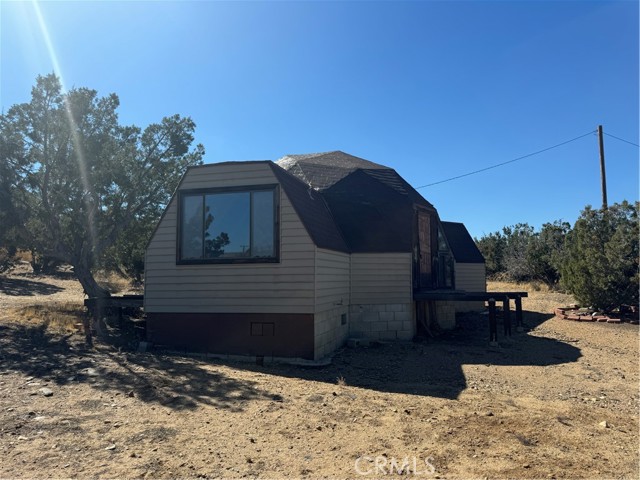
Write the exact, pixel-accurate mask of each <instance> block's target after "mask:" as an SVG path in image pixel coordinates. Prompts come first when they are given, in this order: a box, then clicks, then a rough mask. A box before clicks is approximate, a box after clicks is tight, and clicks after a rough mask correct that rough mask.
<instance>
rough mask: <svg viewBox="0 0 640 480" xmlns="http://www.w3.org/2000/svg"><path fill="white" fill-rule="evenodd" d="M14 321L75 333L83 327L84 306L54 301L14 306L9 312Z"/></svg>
mask: <svg viewBox="0 0 640 480" xmlns="http://www.w3.org/2000/svg"><path fill="white" fill-rule="evenodd" d="M8 313H9V315H8V317H10V318H11V319H12V320H13V321H14V322H17V323H20V324H23V325H38V326H40V325H42V326H44V327H45V329H46V330H47V331H48V332H50V333H57V334H66V333H74V332H76V331H78V330H80V329H81V328H82V326H81V324H82V320H83V319H84V318H85V315H86V310H85V308H84V306H83V305H82V304H80V303H76V302H52V303H48V304H44V305H28V306H25V307H18V308H12V309H10V311H9V312H8Z"/></svg>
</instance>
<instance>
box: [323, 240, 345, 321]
mask: <svg viewBox="0 0 640 480" xmlns="http://www.w3.org/2000/svg"><path fill="white" fill-rule="evenodd" d="M349 273H350V259H349V254H348V253H342V252H335V251H332V250H324V249H321V248H318V249H316V269H315V281H316V299H315V304H316V310H315V311H316V313H319V312H323V311H325V310H331V309H332V308H335V307H336V306H339V305H344V306H349Z"/></svg>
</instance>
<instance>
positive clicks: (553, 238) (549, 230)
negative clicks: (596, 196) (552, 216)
mask: <svg viewBox="0 0 640 480" xmlns="http://www.w3.org/2000/svg"><path fill="white" fill-rule="evenodd" d="M570 231H571V225H570V224H569V223H567V222H561V221H559V220H557V221H555V222H553V223H545V224H544V225H542V229H541V230H540V232H539V233H537V234H536V235H535V236H533V237H532V238H531V240H530V242H529V246H528V249H527V265H528V273H529V275H530V276H531V278H532V279H534V280H540V281H542V282H544V283H546V284H547V285H548V286H550V287H554V286H556V285H557V284H558V282H559V281H560V265H561V263H562V260H563V258H564V244H565V239H566V236H567V234H568V233H569V232H570Z"/></svg>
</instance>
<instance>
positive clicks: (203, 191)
mask: <svg viewBox="0 0 640 480" xmlns="http://www.w3.org/2000/svg"><path fill="white" fill-rule="evenodd" d="M266 191H271V192H273V248H274V256H273V257H246V258H242V257H238V258H190V259H182V258H181V252H182V208H183V201H184V198H185V197H189V196H195V195H201V196H202V197H203V202H204V197H205V196H206V195H215V194H221V193H245V192H246V193H249V194H251V193H252V192H266ZM252 225H253V208H252V202H251V200H250V201H249V236H250V237H251V236H252V235H253V232H252V230H251V229H252ZM176 230H177V232H176V265H216V264H218V265H220V264H250V263H280V187H279V185H278V184H265V185H245V186H238V187H217V188H194V189H185V190H179V191H178V212H177V220H176ZM203 245H204V229H203Z"/></svg>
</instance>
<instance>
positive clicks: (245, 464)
mask: <svg viewBox="0 0 640 480" xmlns="http://www.w3.org/2000/svg"><path fill="white" fill-rule="evenodd" d="M492 287H493V288H494V289H497V290H504V289H505V287H506V286H505V285H504V284H501V285H492ZM508 287H510V288H511V289H517V290H521V289H522V286H514V285H511V286H508ZM82 298H83V296H82V291H81V289H80V287H79V285H78V284H77V282H75V281H74V280H73V279H71V278H70V277H65V276H62V277H56V278H51V277H33V276H29V275H28V274H25V273H22V274H15V275H4V276H0V477H1V478H16V477H20V478H25V477H30V478H45V477H46V478H51V477H67V478H68V477H80V478H96V477H136V478H138V477H146V478H175V477H181V478H187V477H189V478H193V477H202V478H206V477H226V478H239V477H265V478H282V477H308V478H319V477H329V478H358V477H363V478H374V477H375V478H380V477H385V476H389V475H398V470H402V475H403V476H415V477H426V478H638V475H639V471H638V444H639V442H638V428H639V424H638V418H639V412H638V407H639V399H640V396H639V391H638V386H639V382H638V380H639V379H638V370H639V364H638V356H639V355H638V326H637V325H630V324H621V325H612V324H603V323H579V322H570V321H566V320H559V319H556V318H553V317H552V314H550V313H549V312H551V311H552V309H553V308H554V307H555V306H558V305H563V304H567V303H570V302H571V299H570V298H569V297H567V296H565V295H561V294H557V293H550V292H545V291H540V292H536V291H531V292H530V298H528V299H526V300H525V302H524V309H525V311H526V312H525V323H526V326H527V327H526V329H525V331H524V332H521V333H515V334H514V336H513V337H512V338H511V339H506V338H505V337H504V336H503V335H502V332H501V328H500V330H499V343H500V346H499V347H489V345H488V342H487V337H488V328H487V318H486V316H483V315H467V316H464V317H461V318H459V322H458V328H456V330H454V331H452V332H450V333H447V334H445V335H442V336H440V337H438V338H436V339H430V340H425V341H420V342H412V343H398V344H381V345H376V346H371V347H367V348H364V347H360V348H355V349H348V348H345V349H344V350H342V351H340V352H339V353H338V354H337V355H336V356H335V358H334V360H333V363H332V364H331V365H330V366H327V367H323V368H302V367H294V366H288V365H266V366H256V365H252V364H249V363H235V362H222V361H216V360H212V359H202V358H200V359H199V358H192V357H180V356H175V355H168V354H162V353H158V352H152V353H136V352H135V351H130V350H127V349H126V348H122V347H115V346H114V345H113V344H104V343H99V344H97V346H96V347H95V348H93V349H87V348H86V347H85V346H84V344H83V336H82V335H81V334H79V333H77V332H74V331H73V330H68V327H67V325H73V322H74V320H73V318H74V315H77V313H78V311H79V305H80V304H81V302H82ZM65 316H66V317H68V319H67V320H65ZM69 319H71V320H69ZM42 389H45V390H42ZM46 389H49V391H47V390H46ZM45 393H46V394H47V395H49V394H51V395H49V396H45Z"/></svg>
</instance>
